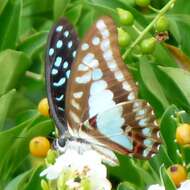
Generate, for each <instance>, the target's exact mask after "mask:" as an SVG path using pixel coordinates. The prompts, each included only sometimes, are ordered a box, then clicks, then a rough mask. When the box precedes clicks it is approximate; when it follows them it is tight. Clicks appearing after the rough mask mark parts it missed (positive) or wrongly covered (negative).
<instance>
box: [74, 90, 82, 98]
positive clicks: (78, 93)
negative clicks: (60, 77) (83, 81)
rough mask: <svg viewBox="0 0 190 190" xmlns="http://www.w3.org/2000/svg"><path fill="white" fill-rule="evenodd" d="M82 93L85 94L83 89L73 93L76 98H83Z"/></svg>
mask: <svg viewBox="0 0 190 190" xmlns="http://www.w3.org/2000/svg"><path fill="white" fill-rule="evenodd" d="M82 95H83V92H82V91H80V92H75V93H73V96H74V98H76V99H79V98H81V97H82Z"/></svg>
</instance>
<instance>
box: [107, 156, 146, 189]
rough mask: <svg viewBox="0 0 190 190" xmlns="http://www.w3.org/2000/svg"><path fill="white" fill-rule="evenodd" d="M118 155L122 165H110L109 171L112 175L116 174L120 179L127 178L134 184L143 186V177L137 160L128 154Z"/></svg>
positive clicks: (126, 179)
mask: <svg viewBox="0 0 190 190" xmlns="http://www.w3.org/2000/svg"><path fill="white" fill-rule="evenodd" d="M117 156H118V159H119V163H120V165H119V166H117V167H108V171H109V173H110V174H111V176H114V177H115V178H117V179H119V180H120V181H124V180H125V181H128V182H130V183H132V184H136V185H137V186H138V187H139V188H142V187H143V178H142V175H141V174H140V172H139V170H138V168H137V167H136V164H135V161H134V160H133V159H132V158H130V157H128V156H121V155H117ZM127 171H128V172H127ZM129 171H130V172H129Z"/></svg>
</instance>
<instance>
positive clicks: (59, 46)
mask: <svg viewBox="0 0 190 190" xmlns="http://www.w3.org/2000/svg"><path fill="white" fill-rule="evenodd" d="M62 45H63V42H62V40H58V41H57V43H56V47H57V48H58V49H59V48H61V47H62Z"/></svg>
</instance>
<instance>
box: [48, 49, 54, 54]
mask: <svg viewBox="0 0 190 190" xmlns="http://www.w3.org/2000/svg"><path fill="white" fill-rule="evenodd" d="M53 54H54V49H53V48H50V49H49V56H52V55H53Z"/></svg>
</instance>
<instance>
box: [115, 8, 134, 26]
mask: <svg viewBox="0 0 190 190" xmlns="http://www.w3.org/2000/svg"><path fill="white" fill-rule="evenodd" d="M117 12H118V15H119V18H120V23H121V24H122V25H128V26H131V25H133V23H134V16H133V15H132V13H131V12H130V11H127V10H124V9H120V8H117Z"/></svg>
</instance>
